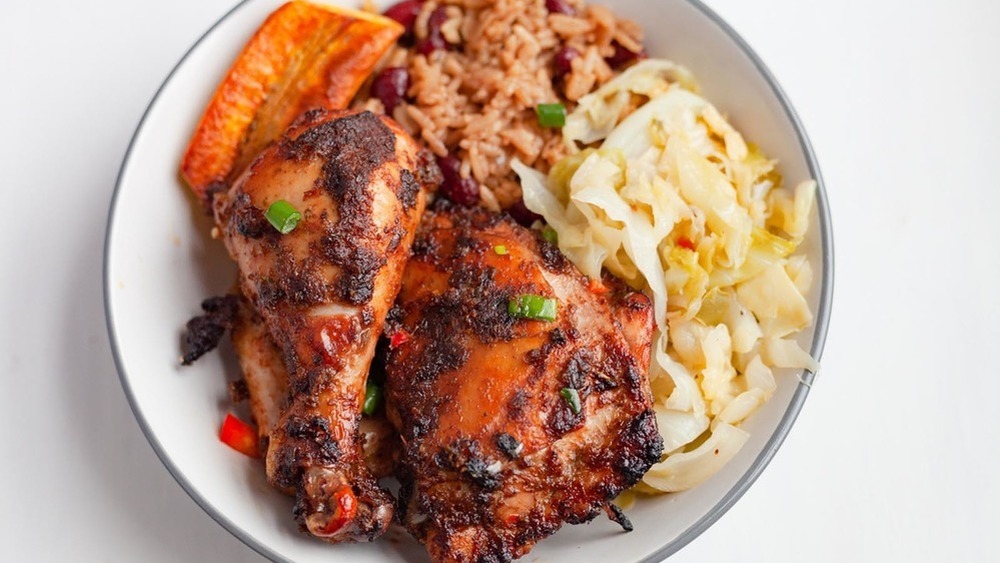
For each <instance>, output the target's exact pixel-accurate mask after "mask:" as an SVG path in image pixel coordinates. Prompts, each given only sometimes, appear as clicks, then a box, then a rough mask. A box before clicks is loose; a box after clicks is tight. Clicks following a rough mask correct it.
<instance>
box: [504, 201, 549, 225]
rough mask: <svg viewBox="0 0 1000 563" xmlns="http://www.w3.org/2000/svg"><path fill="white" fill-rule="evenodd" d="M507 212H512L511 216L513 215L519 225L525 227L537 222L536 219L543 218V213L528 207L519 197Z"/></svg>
mask: <svg viewBox="0 0 1000 563" xmlns="http://www.w3.org/2000/svg"><path fill="white" fill-rule="evenodd" d="M507 213H510V216H511V217H513V218H514V220H515V221H517V222H518V224H519V225H521V226H524V227H530V226H531V225H533V224H534V223H535V221H541V220H542V216H541V215H539V214H537V213H535V212H534V211H532V210H530V209H528V206H527V205H525V204H524V200H523V199H519V200H517V202H516V203H515V204H514V205H511V206H510V209H508V210H507Z"/></svg>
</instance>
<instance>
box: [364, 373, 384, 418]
mask: <svg viewBox="0 0 1000 563" xmlns="http://www.w3.org/2000/svg"><path fill="white" fill-rule="evenodd" d="M381 404H382V388H381V387H379V386H378V385H375V384H374V383H372V382H371V381H369V382H368V384H367V385H365V402H364V404H363V405H362V407H361V412H363V413H365V414H366V415H368V416H371V415H373V414H375V411H377V410H378V407H379V405H381Z"/></svg>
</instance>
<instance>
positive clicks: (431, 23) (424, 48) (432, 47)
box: [416, 6, 448, 55]
mask: <svg viewBox="0 0 1000 563" xmlns="http://www.w3.org/2000/svg"><path fill="white" fill-rule="evenodd" d="M446 21H448V13H447V12H446V11H445V9H444V6H438V7H437V8H435V9H434V11H433V12H431V15H430V17H429V18H427V37H425V38H423V39H421V40H419V41H417V45H416V50H417V52H418V53H420V54H421V55H429V54H431V53H433V52H434V51H437V50H439V49H446V48H448V42H447V41H445V39H444V35H443V34H442V33H441V26H442V25H444V22H446Z"/></svg>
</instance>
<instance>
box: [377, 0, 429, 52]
mask: <svg viewBox="0 0 1000 563" xmlns="http://www.w3.org/2000/svg"><path fill="white" fill-rule="evenodd" d="M423 3H424V2H423V0H403V1H402V2H400V3H398V4H393V5H392V6H389V8H388V9H386V11H385V12H384V13H383V15H384V16H385V17H387V18H392V19H394V20H396V21H397V22H399V23H400V25H402V26H403V28H404V29H405V30H406V31H404V32H403V35H402V37H400V38H399V42H400V43H402V44H404V45H412V44H413V24H414V23H416V21H417V16H418V15H419V14H420V6H421V5H422V4H423Z"/></svg>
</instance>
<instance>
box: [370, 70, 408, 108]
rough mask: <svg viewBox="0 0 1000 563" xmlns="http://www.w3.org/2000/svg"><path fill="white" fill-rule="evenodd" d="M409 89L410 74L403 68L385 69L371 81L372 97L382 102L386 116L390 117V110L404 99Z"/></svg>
mask: <svg viewBox="0 0 1000 563" xmlns="http://www.w3.org/2000/svg"><path fill="white" fill-rule="evenodd" d="M409 88H410V73H408V72H406V69H405V68H400V67H390V68H387V69H385V70H383V71H382V72H380V73H378V75H376V76H375V78H374V80H372V96H375V97H376V98H378V99H379V100H381V101H382V105H383V106H385V113H386V114H387V115H392V110H394V109H396V106H398V105H399V104H400V103H401V102H403V101H404V100H405V99H406V91H407V90H408V89H409Z"/></svg>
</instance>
